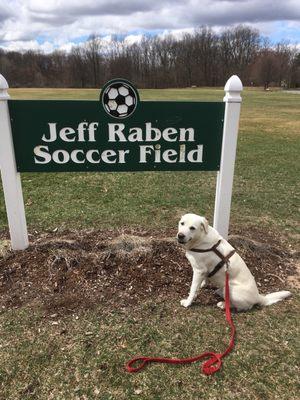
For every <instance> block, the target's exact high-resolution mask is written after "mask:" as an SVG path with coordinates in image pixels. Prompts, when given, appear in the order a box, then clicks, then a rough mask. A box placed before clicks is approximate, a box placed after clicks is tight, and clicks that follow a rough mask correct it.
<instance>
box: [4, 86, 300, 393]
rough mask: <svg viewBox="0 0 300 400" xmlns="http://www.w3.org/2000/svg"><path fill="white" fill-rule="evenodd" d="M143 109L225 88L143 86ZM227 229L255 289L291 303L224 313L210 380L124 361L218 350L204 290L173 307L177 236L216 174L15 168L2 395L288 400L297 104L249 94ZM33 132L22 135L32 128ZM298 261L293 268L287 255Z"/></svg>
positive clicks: (210, 203) (292, 369)
mask: <svg viewBox="0 0 300 400" xmlns="http://www.w3.org/2000/svg"><path fill="white" fill-rule="evenodd" d="M9 93H10V95H11V97H12V98H13V99H74V100H75V99H86V100H89V99H98V97H99V91H98V90H92V89H89V90H79V89H11V90H9ZM140 95H141V99H142V100H155V99H157V100H182V101H184V100H195V101H197V100H205V101H210V100H211V101H216V100H222V98H223V95H224V92H223V90H222V89H211V88H195V89H165V90H140ZM242 97H243V103H242V113H241V121H240V130H239V138H238V149H237V161H236V170H235V178H234V187H233V198H232V210H231V223H230V233H231V235H232V236H231V239H230V240H232V243H233V244H234V245H236V247H237V249H238V251H239V253H240V254H241V255H242V256H243V257H244V258H245V260H246V262H247V265H248V266H249V268H250V269H251V272H252V273H253V274H254V276H255V278H256V280H257V282H258V286H259V290H260V291H261V292H262V293H268V292H272V291H277V290H281V289H288V290H291V291H292V293H293V297H292V298H291V299H288V300H286V301H283V302H281V303H279V304H275V305H273V306H271V307H266V308H263V309H259V308H255V309H253V310H251V311H250V312H246V313H239V314H237V313H234V314H233V319H234V322H235V324H236V327H237V341H236V347H235V349H234V350H233V352H232V353H231V354H230V355H229V356H228V357H226V358H225V359H224V365H223V366H222V369H221V371H220V372H218V373H217V374H215V375H213V376H211V377H207V376H205V375H203V374H201V372H200V369H199V365H198V364H197V365H195V364H191V365H187V366H168V365H158V364H154V365H150V366H148V367H147V368H146V369H145V370H144V371H143V372H141V373H139V374H132V375H131V374H128V373H126V372H125V370H124V363H125V362H126V361H128V360H129V359H130V358H131V357H133V356H135V355H141V354H142V355H147V356H150V355H152V356H170V357H188V356H194V355H196V354H199V353H202V352H204V351H217V352H221V351H224V349H225V348H226V346H227V343H228V340H229V330H228V328H227V325H226V322H225V316H224V313H223V312H222V311H221V310H219V309H218V308H217V307H216V303H217V299H216V296H215V294H214V290H213V289H212V288H205V289H202V290H201V292H200V294H199V296H198V299H197V301H196V303H195V304H194V305H193V306H192V307H190V308H189V309H184V308H183V307H181V306H180V303H179V301H180V299H182V298H183V297H184V296H186V294H187V292H188V288H189V285H190V280H191V268H190V266H189V265H188V262H187V261H186V260H185V256H184V252H183V251H182V249H180V247H179V246H178V245H177V244H176V243H175V240H174V236H175V234H176V228H177V221H178V218H179V217H180V216H181V215H182V214H183V213H186V212H195V213H199V214H202V215H205V216H207V218H208V220H209V222H210V223H212V214H213V209H214V195H215V180H216V174H215V173H212V172H180V173H179V172H178V173H175V172H163V173H157V172H155V173H154V172H151V173H149V172H147V173H120V174H117V173H47V174H46V173H43V174H34V173H24V174H22V185H23V192H24V201H25V209H26V216H27V222H28V228H29V234H30V242H31V246H30V247H29V249H27V250H26V251H24V252H16V253H13V252H10V251H9V250H8V241H7V239H8V237H9V236H8V227H7V220H6V212H5V206H4V199H3V193H2V187H1V183H0V332H1V334H0V358H1V365H0V400H25V399H26V400H27V399H28V400H29V399H30V400H31V399H32V400H34V399H39V400H44V399H45V400H46V399H47V400H48V399H55V400H59V399H61V400H68V399H76V400H87V399H88V400H94V399H101V400H115V399H118V400H131V399H133V400H134V399H142V400H174V399H176V400H177V399H178V400H181V399H182V400H196V399H197V400H198V399H206V400H216V399H220V400H232V399H236V400H237V399H245V400H262V399H270V400H279V399H280V400H287V399H288V400H296V399H298V398H299V397H298V396H299V395H298V394H297V393H298V391H297V390H298V389H299V387H298V376H299V369H298V367H297V365H298V359H299V354H297V345H298V343H299V307H300V297H299V286H298V289H297V284H296V278H295V273H296V265H297V252H296V249H297V247H296V246H297V243H298V241H299V231H298V228H299V225H298V226H297V221H298V222H299V213H298V207H299V194H300V193H299V153H300V140H299V133H300V96H299V95H298V94H290V93H284V92H282V91H278V90H274V91H270V92H264V91H263V90H262V89H245V90H244V92H243V94H242ZM28 134H30V132H28ZM298 265H299V260H298ZM298 285H299V283H298Z"/></svg>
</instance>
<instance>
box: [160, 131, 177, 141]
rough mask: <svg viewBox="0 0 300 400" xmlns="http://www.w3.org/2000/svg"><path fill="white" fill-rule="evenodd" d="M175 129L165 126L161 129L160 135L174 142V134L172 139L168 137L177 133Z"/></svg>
mask: <svg viewBox="0 0 300 400" xmlns="http://www.w3.org/2000/svg"><path fill="white" fill-rule="evenodd" d="M177 133H178V132H177V129H175V128H166V129H164V130H163V133H162V136H163V138H164V140H166V141H167V142H176V140H177V137H176V136H175V137H174V138H173V139H172V138H170V136H171V135H175V134H177Z"/></svg>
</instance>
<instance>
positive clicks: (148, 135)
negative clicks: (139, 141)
mask: <svg viewBox="0 0 300 400" xmlns="http://www.w3.org/2000/svg"><path fill="white" fill-rule="evenodd" d="M152 135H154V136H152ZM160 138H161V131H160V130H159V129H158V128H153V127H152V125H151V122H146V142H157V141H158V140H159V139H160Z"/></svg>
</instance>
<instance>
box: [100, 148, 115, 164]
mask: <svg viewBox="0 0 300 400" xmlns="http://www.w3.org/2000/svg"><path fill="white" fill-rule="evenodd" d="M116 156H117V153H116V152H115V151H114V150H105V151H103V153H102V154H101V158H102V160H103V162H105V163H107V164H115V163H116V161H117V160H116ZM111 157H115V158H114V159H113V160H110V158H111Z"/></svg>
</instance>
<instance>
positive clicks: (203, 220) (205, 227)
mask: <svg viewBox="0 0 300 400" xmlns="http://www.w3.org/2000/svg"><path fill="white" fill-rule="evenodd" d="M201 227H202V229H203V230H204V232H205V233H207V232H208V221H207V219H206V218H204V217H203V219H202V222H201Z"/></svg>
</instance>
